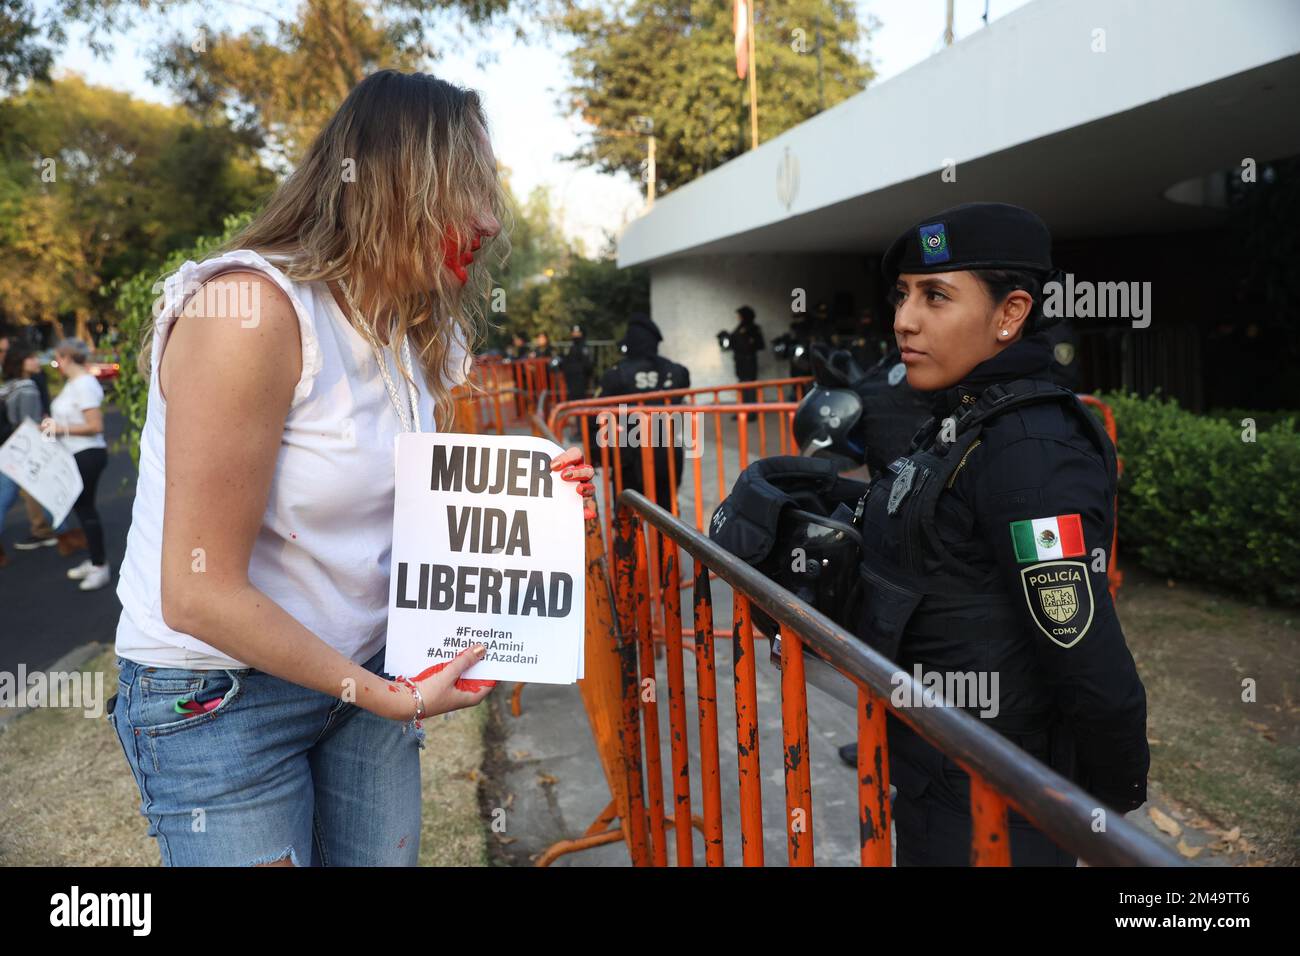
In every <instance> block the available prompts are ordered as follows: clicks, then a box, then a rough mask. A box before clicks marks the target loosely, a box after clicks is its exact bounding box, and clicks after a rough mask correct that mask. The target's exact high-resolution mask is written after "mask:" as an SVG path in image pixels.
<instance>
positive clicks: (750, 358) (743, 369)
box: [728, 305, 767, 402]
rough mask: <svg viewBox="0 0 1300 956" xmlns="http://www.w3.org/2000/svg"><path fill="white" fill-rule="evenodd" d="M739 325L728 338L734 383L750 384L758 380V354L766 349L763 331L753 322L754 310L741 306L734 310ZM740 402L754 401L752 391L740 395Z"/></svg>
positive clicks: (748, 390)
mask: <svg viewBox="0 0 1300 956" xmlns="http://www.w3.org/2000/svg"><path fill="white" fill-rule="evenodd" d="M736 315H737V317H738V318H739V319H740V324H739V325H737V326H736V327H735V329H733V330H732V331H731V332H730V334H729V336H728V338H729V339H730V340H731V354H732V357H733V358H734V359H735V362H736V381H738V382H752V381H754V380H755V379H757V378H758V353H759V352H761V351H763V349H765V348H767V345H766V343H765V342H764V341H763V330H762V329H760V328H759V327H758V323H757V322H755V321H754V310H753V309H751V308H750V307H749V306H747V305H742V306H741V307H740V308H739V309H737V310H736ZM740 400H741V401H742V402H752V401H753V400H754V389H752V388H747V389H744V390H743V391H742V392H741V393H740Z"/></svg>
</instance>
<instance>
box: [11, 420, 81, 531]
mask: <svg viewBox="0 0 1300 956" xmlns="http://www.w3.org/2000/svg"><path fill="white" fill-rule="evenodd" d="M0 472H4V473H5V474H6V475H8V476H9V477H10V478H12V479H13V480H14V482H15V483H16V484H17V485H18V487H20V488H22V489H24V490H25V491H26V492H27V493H28V494H29V495H31V496H32V497H33V498H35V499H36V500H37V501H39V502H40V503H41V504H42V505H43V506H44V507H45V510H46V511H48V512H49V513H50V517H52V518H53V519H54V526H55V527H58V526H59V525H61V524H62V523H63V519H64V518H66V517H67V516H68V512H69V511H71V510H72V506H73V504H74V503H75V502H76V500H77V499H78V498H79V497H81V489H82V484H81V472H79V471H78V470H77V460H76V459H75V458H73V457H72V453H71V452H69V451H68V450H67V449H66V448H64V447H63V446H62V445H60V444H59V443H58V442H57V441H55V440H54V439H52V438H46V437H45V436H44V435H42V434H41V430H40V429H39V428H37V427H36V425H35V424H34V423H33V422H32V421H31V420H30V419H29V420H27V421H25V422H23V423H22V424H21V425H19V426H18V427H17V428H15V429H14V433H13V434H12V435H10V436H9V439H8V440H7V441H6V442H5V443H4V444H3V445H0ZM0 517H3V516H0Z"/></svg>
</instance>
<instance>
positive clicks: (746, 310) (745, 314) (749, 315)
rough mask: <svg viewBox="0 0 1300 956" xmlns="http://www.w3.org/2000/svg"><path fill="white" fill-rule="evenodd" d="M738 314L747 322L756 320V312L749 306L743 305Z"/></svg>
mask: <svg viewBox="0 0 1300 956" xmlns="http://www.w3.org/2000/svg"><path fill="white" fill-rule="evenodd" d="M736 314H737V315H739V316H740V317H741V318H742V319H745V320H746V321H749V320H751V319H753V318H754V310H753V309H751V308H750V307H749V306H747V305H742V306H741V307H740V308H739V309H737V310H736Z"/></svg>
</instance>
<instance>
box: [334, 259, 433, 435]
mask: <svg viewBox="0 0 1300 956" xmlns="http://www.w3.org/2000/svg"><path fill="white" fill-rule="evenodd" d="M339 288H340V289H342V290H343V298H344V300H346V301H347V304H348V308H349V309H350V310H351V312H352V324H353V326H355V327H356V329H357V331H358V332H360V333H361V334H362V336H364V337H365V339H366V341H368V342H369V343H370V350H371V351H372V352H374V355H375V364H376V365H378V366H379V374H380V375H381V376H382V377H383V379H384V388H385V389H387V390H388V400H389V401H390V402H391V403H392V405H393V411H395V412H397V417H398V419H399V420H400V421H401V423H402V428H403V429H405V430H406V431H408V432H418V431H419V430H420V395H419V393H418V392H417V391H416V390H415V382H414V378H415V376H414V374H413V373H412V371H411V370H412V368H413V363H412V362H411V343H410V340H409V339H407V338H405V337H403V339H402V357H401V360H400V361H399V362H398V367H399V368H400V369H401V370H402V371H404V372H405V375H404V376H403V378H405V379H406V393H407V400H408V402H409V405H408V403H407V402H403V401H402V400H401V399H399V398H398V392H397V385H396V384H394V382H393V376H392V375H391V374H389V371H388V363H387V362H386V361H384V354H383V350H382V349H381V348H380V345H379V342H378V340H377V339H376V338H375V334H374V330H373V329H371V327H370V326H369V325H368V324H367V323H366V322H365V321H363V320H362V318H361V310H360V309H358V308H357V304H356V302H355V301H354V300H353V298H352V290H350V289H349V288H348V284H347V282H345V281H344V280H343V279H339ZM403 366H404V367H403Z"/></svg>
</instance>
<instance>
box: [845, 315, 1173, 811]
mask: <svg viewBox="0 0 1300 956" xmlns="http://www.w3.org/2000/svg"><path fill="white" fill-rule="evenodd" d="M1051 366H1052V350H1051V346H1050V344H1049V343H1048V341H1047V339H1046V338H1045V337H1044V336H1042V335H1037V336H1031V337H1029V338H1026V339H1024V340H1021V341H1019V342H1015V343H1013V344H1012V345H1010V346H1007V347H1006V348H1005V349H1004V350H1003V351H1002V352H1001V353H999V354H998V355H997V356H995V357H994V358H991V359H989V360H987V361H985V362H983V363H981V364H980V365H978V366H976V368H975V369H974V370H972V371H971V373H970V374H969V375H968V376H967V377H966V378H965V379H964V380H963V381H962V382H961V383H959V384H958V385H957V386H954V387H953V388H950V389H946V390H944V391H942V392H938V393H932V394H933V398H934V404H933V409H932V410H933V412H934V414H935V418H934V419H932V420H931V422H930V423H929V424H928V425H927V426H926V427H925V428H924V429H923V430H922V431H921V432H920V433H918V437H917V439H916V442H915V443H914V448H913V451H912V452H911V453H910V455H909V456H907V457H904V458H900V459H898V461H896V462H895V463H893V464H892V465H891V466H890V468H889V470H888V471H887V472H886V473H885V474H883V475H881V476H880V478H879V479H877V480H876V481H875V482H873V484H872V489H871V493H870V494H869V495H868V500H867V505H866V508H865V512H864V515H863V518H864V523H863V537H864V557H865V561H864V566H866V565H871V564H872V563H873V562H874V563H875V566H876V567H877V568H878V569H880V570H881V571H882V572H885V573H888V572H889V571H890V570H891V569H897V570H900V571H901V572H902V573H901V574H900V576H899V577H898V578H896V579H895V580H902V581H910V583H911V586H912V587H913V588H914V589H916V590H919V591H921V592H924V593H923V596H922V598H921V600H920V602H919V604H917V603H916V602H915V596H914V595H913V600H912V602H911V603H908V602H907V601H906V600H904V601H903V602H902V604H903V605H905V606H902V605H900V603H899V602H898V601H897V600H895V601H894V602H893V604H894V608H895V609H894V610H893V611H892V612H890V613H893V615H894V617H895V618H896V620H897V621H898V622H903V621H906V623H900V626H899V627H898V629H897V635H896V636H897V639H898V643H897V647H896V649H895V653H894V654H893V655H892V656H894V658H895V660H896V661H897V662H898V663H899V664H900V665H902V667H903V668H904V669H905V670H906V671H908V672H909V673H911V672H912V671H913V668H914V666H915V665H916V664H920V665H921V666H922V668H924V669H926V670H931V669H933V670H937V671H943V670H951V669H960V668H962V667H973V668H974V669H977V670H986V669H991V670H997V671H1000V674H999V676H1000V678H1001V688H1000V697H1001V699H1002V713H1001V714H1000V715H999V718H998V719H997V720H994V721H992V722H991V723H992V724H993V726H994V727H995V728H996V729H999V730H1001V731H1002V732H1004V733H1012V734H1015V733H1027V732H1034V731H1036V730H1038V729H1041V728H1042V727H1043V726H1045V724H1046V723H1049V722H1056V723H1058V724H1059V723H1060V722H1063V723H1064V725H1065V726H1066V727H1067V728H1068V730H1069V732H1070V736H1072V737H1073V744H1074V761H1075V766H1076V771H1075V773H1074V776H1075V778H1076V779H1077V780H1078V781H1079V782H1080V783H1081V784H1082V785H1083V786H1084V787H1085V788H1087V789H1088V790H1089V791H1090V792H1092V793H1093V794H1094V795H1096V796H1098V797H1099V798H1101V799H1102V800H1104V801H1105V802H1106V803H1108V804H1110V805H1111V806H1113V807H1116V808H1117V809H1120V810H1122V811H1128V810H1131V809H1134V808H1136V807H1137V806H1140V805H1141V804H1142V802H1144V800H1145V799H1146V775H1147V769H1148V766H1149V762H1150V755H1149V751H1148V747H1147V738H1146V693H1145V690H1144V688H1143V686H1142V682H1141V680H1140V679H1139V677H1138V674H1137V669H1136V667H1135V666H1134V663H1133V657H1132V655H1131V654H1130V653H1129V650H1128V646H1127V644H1126V643H1125V640H1124V634H1123V631H1122V630H1121V629H1120V623H1119V619H1118V617H1117V615H1116V613H1115V608H1114V605H1113V603H1112V601H1111V596H1110V592H1109V590H1108V580H1107V572H1106V561H1107V558H1108V556H1109V554H1110V549H1111V547H1112V535H1113V531H1114V527H1115V501H1114V493H1115V473H1114V467H1115V465H1114V454H1113V446H1111V445H1110V443H1109V439H1107V438H1106V436H1105V435H1104V433H1099V432H1098V431H1097V430H1094V429H1091V428H1090V427H1089V424H1088V422H1087V421H1085V420H1083V419H1082V418H1081V417H1080V410H1083V406H1082V404H1081V403H1078V402H1077V400H1076V399H1074V398H1073V397H1072V396H1070V395H1068V394H1065V395H1063V396H1062V395H1061V394H1057V395H1056V397H1054V398H1052V399H1051V400H1045V401H1035V402H1033V403H1031V404H1023V405H1018V406H1017V407H1013V408H1010V409H1009V410H1007V411H1004V412H1001V413H999V414H995V415H993V416H992V417H990V418H988V419H986V420H985V421H984V422H983V425H982V429H981V430H980V432H979V433H978V440H977V441H975V442H974V443H973V444H971V445H970V446H969V447H968V448H962V447H961V443H960V442H959V443H958V445H957V446H956V447H957V450H960V451H961V454H960V455H959V456H954V458H953V459H952V460H949V461H948V462H947V463H946V465H944V466H942V467H941V468H940V469H939V471H938V472H937V473H936V474H937V477H938V479H939V481H938V484H937V491H938V493H937V498H933V497H931V496H932V495H934V493H935V491H936V486H935V483H934V482H932V483H931V487H930V488H929V489H928V491H927V493H926V494H921V493H920V491H917V490H915V489H914V490H913V493H912V494H911V498H912V499H915V500H914V501H912V502H907V501H906V499H907V497H908V496H907V495H906V494H904V495H902V496H901V497H902V498H903V502H902V503H900V502H899V501H898V500H897V499H899V498H900V495H899V494H898V491H897V490H895V489H894V486H895V485H901V486H902V487H904V488H906V487H908V485H909V481H910V480H911V479H913V478H914V477H915V474H919V473H920V471H921V469H920V468H919V467H918V468H915V469H914V472H915V474H913V475H906V472H907V471H908V462H909V460H910V459H915V458H916V456H917V454H918V453H919V452H923V451H924V450H925V449H926V448H927V447H931V448H932V447H933V446H934V442H935V439H936V438H937V437H938V430H937V429H938V428H939V427H941V425H942V421H943V419H944V418H949V417H953V416H955V415H957V414H958V413H959V412H960V411H962V410H963V409H965V408H968V407H970V406H974V405H975V404H976V402H977V401H978V400H979V398H980V396H981V395H983V393H984V392H985V391H986V390H988V389H990V388H991V387H993V388H994V391H993V392H991V393H990V395H989V396H985V402H986V403H987V402H988V401H989V399H990V398H992V397H994V396H997V395H1000V394H1002V392H1003V389H1002V388H1001V387H1000V386H1003V385H1006V384H1008V383H1010V382H1014V381H1021V382H1026V381H1027V382H1029V383H1031V384H1032V383H1036V382H1040V381H1041V382H1043V383H1048V382H1051V380H1052V374H1053V372H1052V368H1051ZM1033 387H1038V386H1036V385H1034V386H1033ZM980 407H984V406H983V405H981V406H980ZM1082 413H1083V414H1089V413H1088V412H1087V411H1086V410H1084V411H1083V412H1082ZM1098 436H1099V437H1100V441H1101V442H1102V443H1103V444H1102V445H1101V446H1100V447H1099V441H1098ZM958 459H959V460H958ZM916 460H917V461H921V460H924V459H923V458H922V459H916ZM945 468H946V469H947V470H946V472H945V471H944V469H945ZM900 474H902V475H906V477H904V478H903V479H902V480H900V477H899V476H900ZM891 490H892V491H894V493H893V495H892V496H891ZM891 497H892V498H893V499H895V500H894V501H893V502H892V503H893V506H894V510H893V512H892V513H891V511H890V504H891V500H890V499H891ZM927 497H930V498H931V501H932V502H933V515H932V517H931V518H929V519H928V520H927V521H925V522H923V521H922V520H921V518H920V517H919V516H913V518H912V519H910V520H909V519H908V518H907V517H906V516H907V514H908V512H907V507H906V506H907V505H912V504H917V503H918V502H919V501H921V500H922V499H924V498H927ZM934 538H937V544H930V542H931V541H932V540H933V539H934ZM943 552H946V554H943ZM936 555H942V558H941V559H940V558H937V557H935V556H936ZM909 572H910V573H911V577H908V573H909ZM864 579H865V580H866V581H867V583H868V587H870V585H871V580H872V579H871V577H870V575H869V574H867V572H866V571H865V570H864ZM918 582H919V583H918ZM936 582H938V583H936ZM881 588H885V590H888V588H887V587H885V585H881V584H879V582H878V581H877V591H878V592H879V590H880V589H881ZM880 597H881V595H880V593H877V594H876V595H875V606H876V607H877V608H880V607H886V606H887V605H889V603H890V602H889V601H887V600H886V601H881V600H880ZM900 607H902V609H901V610H899V608H900ZM867 610H868V611H869V612H870V610H871V608H870V606H868V608H867ZM876 613H878V614H879V613H882V612H880V611H877V612H876ZM876 623H877V625H878V624H879V622H876ZM867 630H868V631H870V630H871V627H870V626H868V627H867ZM876 633H877V635H879V634H880V633H883V631H882V629H881V628H880V627H879V626H877V627H876ZM868 639H870V638H868ZM886 643H887V642H886Z"/></svg>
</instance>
